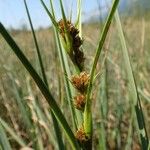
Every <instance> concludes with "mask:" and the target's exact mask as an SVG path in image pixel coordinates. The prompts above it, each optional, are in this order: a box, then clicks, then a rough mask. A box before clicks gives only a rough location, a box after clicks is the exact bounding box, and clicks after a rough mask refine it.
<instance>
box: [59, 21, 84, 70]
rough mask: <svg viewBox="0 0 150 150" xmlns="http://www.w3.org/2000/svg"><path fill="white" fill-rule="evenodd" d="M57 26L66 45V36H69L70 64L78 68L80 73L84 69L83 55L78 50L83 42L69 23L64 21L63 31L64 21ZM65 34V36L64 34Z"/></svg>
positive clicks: (76, 30) (77, 31)
mask: <svg viewBox="0 0 150 150" xmlns="http://www.w3.org/2000/svg"><path fill="white" fill-rule="evenodd" d="M58 26H59V29H60V35H61V36H62V38H63V40H64V42H65V43H67V39H66V35H67V34H68V35H69V42H70V43H71V47H70V49H69V53H68V54H69V56H70V58H71V60H72V62H73V63H74V64H75V65H77V66H78V68H79V69H80V71H82V70H83V67H84V59H85V58H84V53H83V52H82V50H81V49H80V46H81V45H82V43H83V41H82V39H81V38H80V36H79V30H78V29H77V28H76V27H75V26H74V25H73V24H72V23H71V22H70V21H66V30H67V31H65V22H64V20H60V21H59V22H58ZM66 32H67V34H66ZM65 48H66V46H65Z"/></svg>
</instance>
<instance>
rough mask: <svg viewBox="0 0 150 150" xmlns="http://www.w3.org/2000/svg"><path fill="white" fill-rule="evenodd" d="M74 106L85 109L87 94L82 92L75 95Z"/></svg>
mask: <svg viewBox="0 0 150 150" xmlns="http://www.w3.org/2000/svg"><path fill="white" fill-rule="evenodd" d="M74 106H75V107H76V109H79V110H84V106H85V96H84V95H82V94H79V95H77V96H75V97H74Z"/></svg>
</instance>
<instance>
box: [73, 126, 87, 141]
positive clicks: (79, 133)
mask: <svg viewBox="0 0 150 150" xmlns="http://www.w3.org/2000/svg"><path fill="white" fill-rule="evenodd" d="M75 137H76V139H77V140H78V141H79V142H80V143H86V142H87V141H88V140H89V138H88V136H86V134H85V132H84V129H83V127H81V128H79V129H78V131H77V132H76V135H75Z"/></svg>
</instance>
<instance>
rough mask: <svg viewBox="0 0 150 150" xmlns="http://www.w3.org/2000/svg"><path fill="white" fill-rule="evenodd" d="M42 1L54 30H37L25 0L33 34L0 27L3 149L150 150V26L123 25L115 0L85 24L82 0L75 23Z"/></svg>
mask: <svg viewBox="0 0 150 150" xmlns="http://www.w3.org/2000/svg"><path fill="white" fill-rule="evenodd" d="M40 1H41V5H42V6H43V8H44V9H45V12H46V13H47V14H48V16H49V17H50V20H51V22H52V24H53V26H52V27H51V28H50V29H42V30H38V31H35V30H34V27H33V24H32V18H31V17H30V11H29V9H28V5H27V3H26V0H24V4H25V8H26V12H27V17H28V19H29V23H30V26H31V31H26V30H24V31H12V32H10V33H8V31H7V30H6V29H5V27H4V26H3V25H2V24H1V23H0V33H1V36H0V45H1V47H0V51H1V56H0V72H1V74H0V78H1V80H0V83H1V84H0V96H1V97H0V99H1V100H0V149H2V150H3V149H4V150H11V149H20V148H22V149H23V148H25V147H26V148H32V149H40V150H44V149H47V150H49V149H60V150H63V149H86V150H88V149H89V150H91V149H100V150H101V149H102V150H105V149H110V150H113V149H123V150H130V149H131V150H138V149H139V150H140V149H143V150H147V149H149V138H148V137H149V136H150V127H149V123H150V122H149V121H150V120H149V106H150V94H149V93H150V91H149V89H150V88H149V85H150V84H149V78H148V77H149V76H148V75H149V69H150V68H149V66H150V65H149V63H150V62H149V55H150V54H149V53H148V51H149V48H150V45H149V37H148V33H149V32H150V29H149V25H150V22H149V20H148V19H145V18H144V17H141V18H140V19H139V18H137V17H136V18H133V17H132V18H126V19H124V20H123V19H122V20H120V16H119V14H118V12H117V6H118V3H119V0H114V1H113V2H112V5H111V8H110V9H109V14H108V16H107V18H106V20H105V23H104V24H103V23H95V24H92V23H91V24H84V25H82V19H81V12H82V8H81V3H82V0H78V4H77V17H76V18H77V19H76V22H75V23H73V22H72V21H71V20H69V19H68V18H67V17H66V14H65V10H64V6H63V2H62V0H60V1H59V2H60V7H61V13H62V19H61V20H57V19H56V16H55V8H54V7H53V1H52V0H50V6H51V8H50V10H49V8H48V7H47V6H46V5H45V3H44V1H43V0H40ZM11 51H12V52H11ZM16 56H17V57H16ZM16 58H18V59H19V61H20V62H21V63H22V64H21V63H20V62H19V61H18V59H16ZM6 60H7V61H6ZM23 67H24V68H25V69H26V70H25V69H23Z"/></svg>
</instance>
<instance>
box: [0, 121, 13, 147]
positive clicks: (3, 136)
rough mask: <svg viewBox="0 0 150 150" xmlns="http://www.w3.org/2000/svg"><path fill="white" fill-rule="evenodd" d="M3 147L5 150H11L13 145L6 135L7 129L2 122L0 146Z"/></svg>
mask: <svg viewBox="0 0 150 150" xmlns="http://www.w3.org/2000/svg"><path fill="white" fill-rule="evenodd" d="M1 147H2V149H3V150H11V146H10V143H9V140H8V138H7V136H6V133H5V130H4V128H3V126H2V124H1V123H0V148H1Z"/></svg>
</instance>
